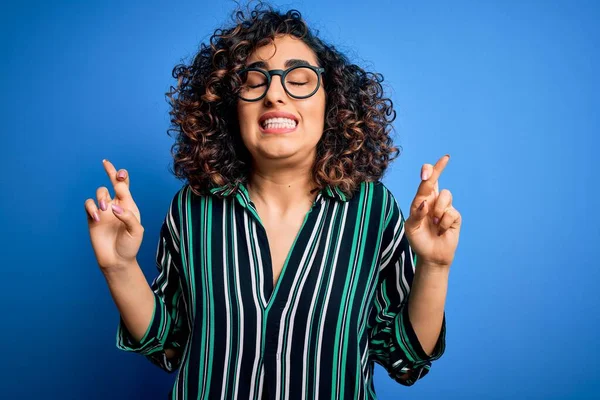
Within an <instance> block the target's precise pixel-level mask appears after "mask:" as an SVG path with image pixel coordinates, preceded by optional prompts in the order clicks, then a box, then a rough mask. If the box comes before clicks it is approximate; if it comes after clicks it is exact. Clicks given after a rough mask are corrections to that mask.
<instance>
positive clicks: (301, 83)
mask: <svg viewBox="0 0 600 400" xmlns="http://www.w3.org/2000/svg"><path fill="white" fill-rule="evenodd" d="M323 72H325V68H320V67H313V66H312V65H301V66H296V67H292V68H288V69H286V70H282V69H272V70H269V71H265V70H264V69H260V68H245V69H243V70H241V71H240V72H238V74H239V76H240V78H241V80H242V86H241V88H240V91H239V93H238V96H239V98H241V99H242V100H245V101H258V100H260V99H262V98H263V97H265V95H266V94H267V91H268V90H269V87H271V82H272V77H273V76H274V75H279V76H280V78H281V84H282V85H283V89H284V90H285V91H286V93H287V94H288V95H290V96H291V97H293V98H295V99H306V98H308V97H310V96H312V95H313V94H315V93H317V90H319V87H320V86H321V74H323Z"/></svg>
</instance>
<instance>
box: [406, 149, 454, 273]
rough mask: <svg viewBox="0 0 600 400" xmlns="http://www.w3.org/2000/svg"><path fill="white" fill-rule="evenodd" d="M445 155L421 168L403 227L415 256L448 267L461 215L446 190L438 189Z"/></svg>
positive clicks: (423, 261) (451, 258) (446, 157)
mask: <svg viewBox="0 0 600 400" xmlns="http://www.w3.org/2000/svg"><path fill="white" fill-rule="evenodd" d="M449 159H450V156H449V155H445V156H443V157H442V158H440V159H439V160H438V162H437V163H435V165H434V166H432V165H431V164H424V165H423V167H422V168H421V184H420V185H419V189H418V190H417V194H416V196H415V198H414V200H413V202H412V204H411V206H410V216H409V217H408V218H407V219H406V222H405V224H404V229H405V232H406V236H407V238H408V242H409V243H410V245H411V247H412V249H413V251H414V252H415V253H416V254H417V259H420V260H421V262H422V263H425V264H426V265H431V266H437V267H440V268H450V265H451V264H452V261H453V260H454V253H455V252H456V247H457V246H458V236H459V233H460V226H461V222H462V219H461V216H460V213H459V212H458V210H456V209H455V208H454V207H453V206H452V194H451V193H450V191H449V190H447V189H443V190H442V191H441V192H440V191H439V189H438V188H439V185H438V179H439V177H440V175H441V173H442V171H443V170H444V168H445V167H446V164H448V160H449Z"/></svg>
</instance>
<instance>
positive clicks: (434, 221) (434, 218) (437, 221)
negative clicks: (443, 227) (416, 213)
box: [433, 217, 440, 225]
mask: <svg viewBox="0 0 600 400" xmlns="http://www.w3.org/2000/svg"><path fill="white" fill-rule="evenodd" d="M439 222H440V219H439V218H438V217H433V223H434V224H435V225H437V224H438V223H439Z"/></svg>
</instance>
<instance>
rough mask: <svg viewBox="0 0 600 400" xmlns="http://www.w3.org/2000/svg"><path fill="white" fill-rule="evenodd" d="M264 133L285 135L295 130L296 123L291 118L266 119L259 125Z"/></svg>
mask: <svg viewBox="0 0 600 400" xmlns="http://www.w3.org/2000/svg"><path fill="white" fill-rule="evenodd" d="M259 126H260V128H261V131H262V132H264V133H286V132H292V131H294V130H296V127H297V126H298V121H295V120H293V119H291V118H282V117H277V118H267V119H265V120H264V121H262V122H261V123H260V124H259Z"/></svg>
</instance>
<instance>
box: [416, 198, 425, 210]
mask: <svg viewBox="0 0 600 400" xmlns="http://www.w3.org/2000/svg"><path fill="white" fill-rule="evenodd" d="M425 201H426V200H423V202H422V203H421V205H420V206H419V208H418V210H419V211H421V210H422V209H423V207H425Z"/></svg>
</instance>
